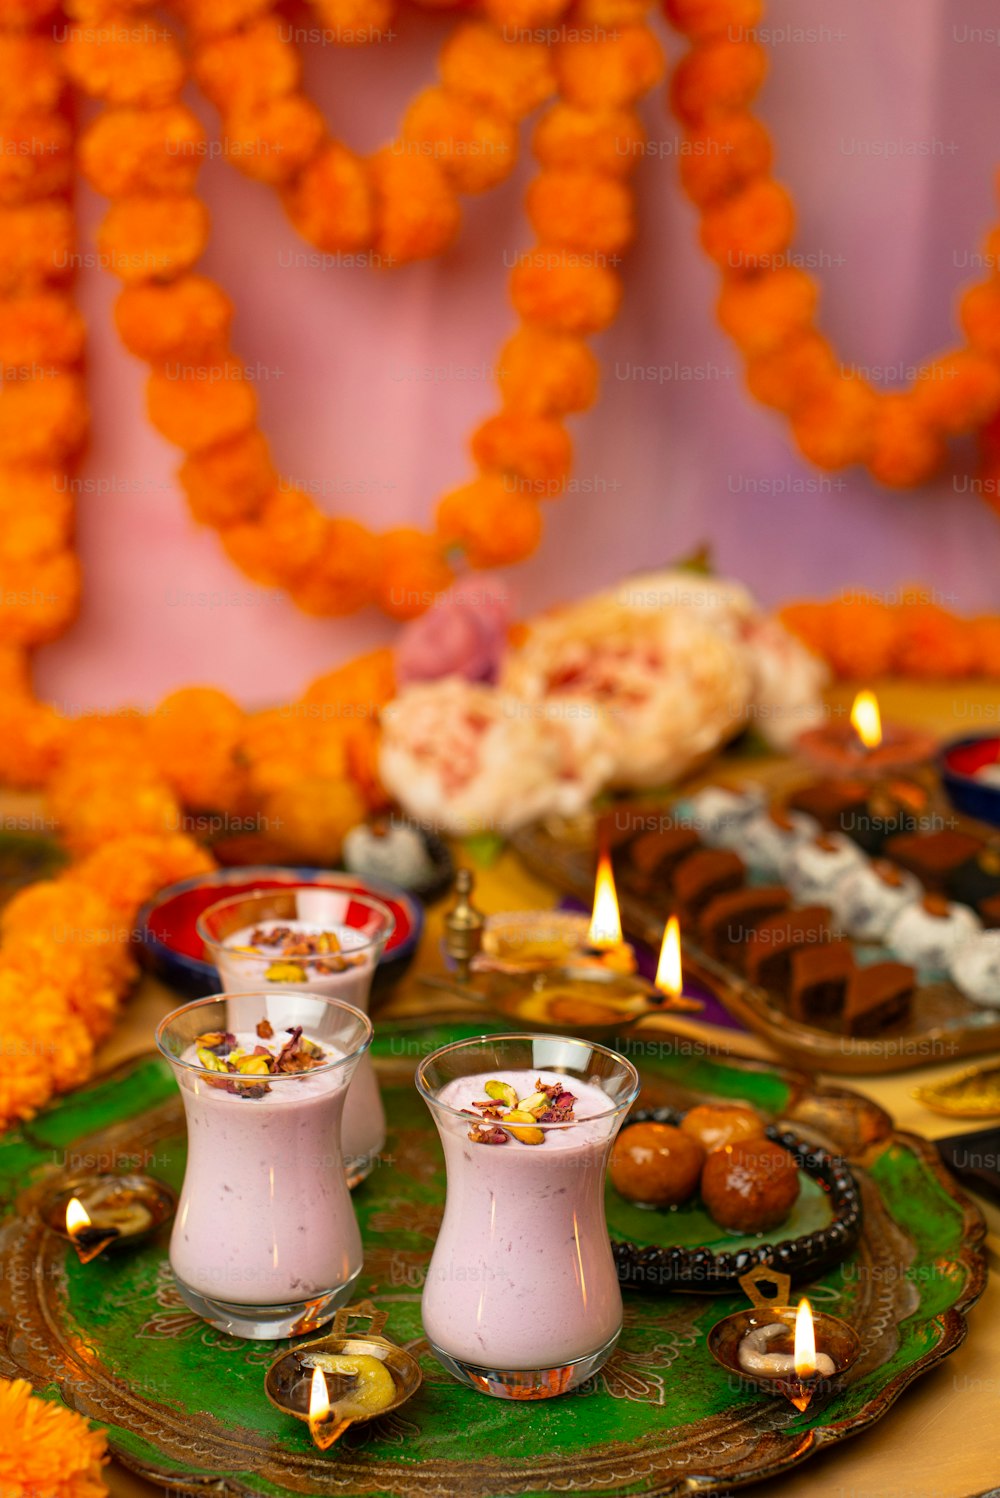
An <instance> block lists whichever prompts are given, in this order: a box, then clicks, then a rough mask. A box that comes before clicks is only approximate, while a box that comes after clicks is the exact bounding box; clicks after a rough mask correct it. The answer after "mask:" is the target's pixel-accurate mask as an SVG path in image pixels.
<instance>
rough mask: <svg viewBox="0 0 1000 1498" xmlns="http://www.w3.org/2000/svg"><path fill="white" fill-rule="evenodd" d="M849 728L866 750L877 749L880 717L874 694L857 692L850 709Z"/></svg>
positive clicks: (880, 738) (880, 729)
mask: <svg viewBox="0 0 1000 1498" xmlns="http://www.w3.org/2000/svg"><path fill="white" fill-rule="evenodd" d="M851 727H852V728H853V729H854V732H855V733H856V734H857V736H858V738H859V739H860V740H861V742H862V744H864V746H865V748H866V749H877V748H878V746H879V745H880V744H881V742H882V716H881V714H880V713H879V710H878V698H877V697H876V696H875V693H874V692H859V693H858V695H857V696H856V697H855V699H854V706H853V707H852V708H851Z"/></svg>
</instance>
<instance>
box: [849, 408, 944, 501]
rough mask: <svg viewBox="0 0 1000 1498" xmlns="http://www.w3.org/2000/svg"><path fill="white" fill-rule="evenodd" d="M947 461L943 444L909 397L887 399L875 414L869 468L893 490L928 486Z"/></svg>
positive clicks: (874, 475) (880, 481) (875, 476)
mask: <svg viewBox="0 0 1000 1498" xmlns="http://www.w3.org/2000/svg"><path fill="white" fill-rule="evenodd" d="M946 457H947V448H946V447H945V444H944V441H943V440H942V438H941V437H940V436H939V434H938V433H937V432H935V431H934V430H933V429H932V428H931V427H929V426H928V425H927V423H926V422H925V421H924V420H923V419H922V417H921V415H920V412H919V411H918V409H917V407H916V405H915V403H914V400H913V396H912V395H910V394H898V395H895V394H893V395H884V396H882V398H881V400H880V401H879V403H878V410H877V412H876V414H875V438H874V443H873V446H872V451H871V453H870V455H869V457H868V467H869V468H870V470H871V472H872V475H873V477H874V478H876V479H877V480H878V482H879V483H880V484H885V485H886V486H887V487H888V488H890V489H912V488H915V487H916V486H917V485H919V484H925V483H926V482H927V480H928V479H930V478H932V477H933V476H934V474H935V473H936V472H937V471H938V469H939V468H940V467H941V465H942V463H943V462H944V460H945V458H946Z"/></svg>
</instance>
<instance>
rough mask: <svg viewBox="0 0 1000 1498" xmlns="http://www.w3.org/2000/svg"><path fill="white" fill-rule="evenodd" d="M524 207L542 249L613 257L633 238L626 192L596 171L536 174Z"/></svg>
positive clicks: (629, 199)
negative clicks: (560, 247) (558, 246)
mask: <svg viewBox="0 0 1000 1498" xmlns="http://www.w3.org/2000/svg"><path fill="white" fill-rule="evenodd" d="M527 207H528V217H529V219H530V220H531V224H532V227H533V228H534V230H535V233H536V234H537V235H538V238H539V239H540V240H541V242H542V243H543V244H563V245H567V246H568V247H569V248H570V249H573V250H594V251H597V252H598V253H600V254H603V255H616V254H618V253H619V252H620V251H621V250H624V249H625V248H626V247H627V246H628V245H629V244H630V243H631V242H632V239H633V237H634V235H635V211H634V202H633V196H632V191H631V189H630V188H628V187H626V186H625V185H624V184H623V183H621V182H616V181H615V179H614V178H613V177H606V176H599V175H598V174H597V173H596V172H588V171H578V172H547V171H545V172H541V173H540V174H539V175H538V176H537V177H536V178H535V180H534V181H533V182H532V183H531V185H530V186H529V188H528V195H527Z"/></svg>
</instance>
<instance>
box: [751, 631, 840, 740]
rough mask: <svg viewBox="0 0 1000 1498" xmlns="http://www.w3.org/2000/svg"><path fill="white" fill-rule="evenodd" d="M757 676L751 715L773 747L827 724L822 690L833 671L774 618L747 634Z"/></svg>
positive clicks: (754, 671)
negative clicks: (825, 722)
mask: <svg viewBox="0 0 1000 1498" xmlns="http://www.w3.org/2000/svg"><path fill="white" fill-rule="evenodd" d="M746 646H747V649H748V650H749V652H750V663H751V667H752V669H753V673H754V688H753V709H752V711H753V713H754V715H755V721H756V724H757V727H758V728H759V730H760V732H761V733H762V734H763V735H764V737H765V738H766V739H767V741H768V743H769V744H770V745H771V746H772V747H773V748H775V749H790V748H791V747H792V746H793V744H794V743H795V741H796V739H797V738H798V737H799V734H801V733H805V731H806V729H807V728H815V727H816V726H817V725H818V724H819V723H821V722H822V721H823V717H824V712H825V709H824V706H823V688H824V687H825V686H826V684H827V682H828V681H829V680H830V672H829V670H828V669H827V666H826V664H825V662H824V661H821V660H820V658H819V656H818V655H813V653H812V651H811V650H807V649H806V647H805V646H804V645H803V644H802V642H801V640H797V639H796V638H795V636H794V635H792V634H790V633H789V632H788V630H787V629H786V628H785V626H784V625H783V624H782V623H781V622H780V621H779V620H778V619H775V618H765V619H761V620H760V621H759V622H758V623H756V624H754V625H753V626H752V627H751V629H750V632H749V634H748V635H747V636H746Z"/></svg>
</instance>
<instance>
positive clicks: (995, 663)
mask: <svg viewBox="0 0 1000 1498" xmlns="http://www.w3.org/2000/svg"><path fill="white" fill-rule="evenodd" d="M969 635H970V638H971V641H972V649H973V652H974V655H975V670H976V674H977V675H979V676H997V677H1000V618H997V616H996V615H995V614H984V615H983V616H982V617H980V618H978V619H970V620H969Z"/></svg>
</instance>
